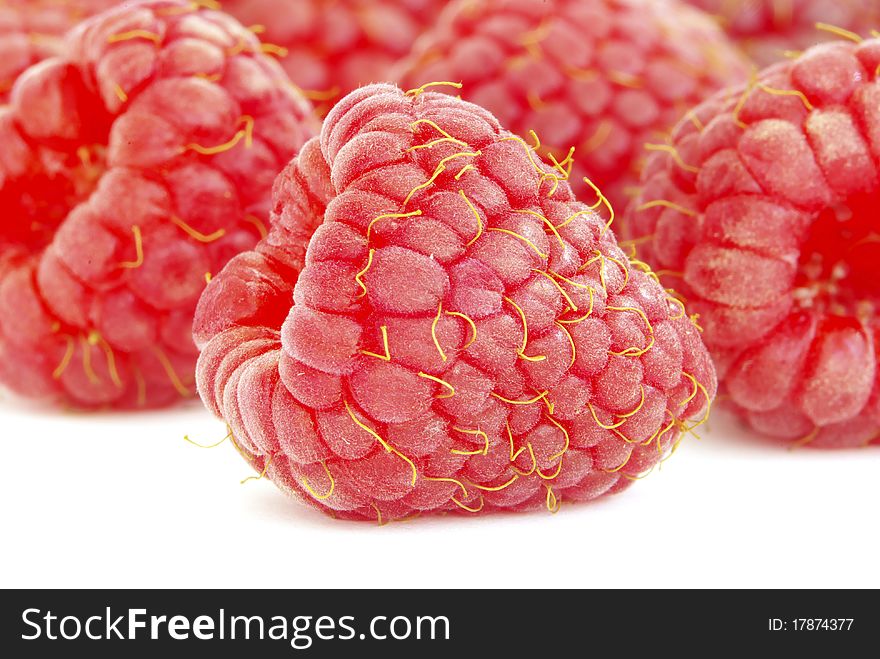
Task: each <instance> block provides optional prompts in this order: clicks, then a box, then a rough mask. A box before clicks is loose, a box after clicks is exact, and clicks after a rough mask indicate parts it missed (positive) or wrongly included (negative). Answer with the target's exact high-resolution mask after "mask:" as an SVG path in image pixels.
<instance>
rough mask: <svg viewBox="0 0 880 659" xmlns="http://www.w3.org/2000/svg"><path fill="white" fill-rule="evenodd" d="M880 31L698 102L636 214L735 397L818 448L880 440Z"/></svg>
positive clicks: (654, 161)
mask: <svg viewBox="0 0 880 659" xmlns="http://www.w3.org/2000/svg"><path fill="white" fill-rule="evenodd" d="M878 67H880V40H877V39H871V40H866V41H863V42H861V43H858V44H857V43H853V42H850V41H838V42H834V43H829V44H823V45H819V46H815V47H813V48H811V49H810V50H808V51H807V52H806V53H805V54H804V55H802V56H801V57H799V58H798V59H796V60H794V61H791V62H787V63H784V64H779V65H775V66H773V67H770V68H768V69H766V70H765V71H764V72H763V73H761V74H760V76H759V77H758V79H757V80H756V81H755V82H754V83H753V84H750V85H748V86H747V87H745V88H738V89H732V90H729V91H727V92H724V93H722V94H719V95H718V96H716V97H715V98H713V99H711V100H709V101H707V102H706V103H704V104H703V105H701V106H699V107H698V108H697V109H696V110H695V111H694V113H693V116H692V120H686V121H682V123H681V124H680V125H679V126H678V127H677V128H676V130H675V132H674V139H673V142H672V146H673V152H672V153H655V154H653V155H651V156H650V157H649V160H648V163H647V165H646V169H645V174H644V177H643V181H642V188H643V189H642V192H641V194H640V196H639V197H638V198H637V199H636V200H634V201H633V203H632V205H631V206H630V208H629V209H628V211H627V216H628V217H627V219H628V222H627V224H626V226H627V227H628V228H629V229H630V230H631V231H632V237H633V238H634V239H635V240H634V242H636V243H638V244H639V247H638V249H639V251H640V253H642V254H643V255H644V258H645V259H646V260H648V261H649V262H650V263H651V264H652V265H653V266H654V267H655V268H657V272H658V273H661V274H662V275H663V279H664V282H665V283H667V284H668V285H674V286H675V287H676V288H677V289H678V290H679V291H680V292H681V293H682V294H683V295H684V296H685V297H686V302H687V304H688V306H689V308H690V310H691V311H693V312H696V313H699V315H700V323H702V325H703V327H704V328H705V333H704V338H705V339H706V343H707V345H708V346H709V347H710V349H711V350H712V353H713V356H714V357H715V360H716V365H717V367H718V371H719V377H720V378H721V379H722V381H723V384H724V390H725V393H726V394H727V395H728V396H729V397H730V399H731V401H732V403H733V405H734V407H735V408H736V409H738V411H739V412H740V413H741V415H742V416H743V417H744V418H745V419H746V420H747V421H748V423H749V424H750V425H751V426H752V427H753V428H754V429H756V430H758V431H759V432H761V433H764V434H766V435H769V436H771V437H775V438H778V439H780V440H788V441H794V442H799V443H800V444H808V445H810V446H814V447H824V448H837V447H854V446H861V445H865V444H867V443H871V442H876V441H877V436H878V432H880V388H878V386H877V358H876V355H877V327H878V325H877V317H876V311H875V310H876V308H877V306H876V305H877V300H878V290H877V287H876V281H877V280H876V263H877V257H878V256H880V255H878V254H877V250H876V239H875V238H874V236H876V235H877V233H876V232H877V227H878V224H877V219H876V208H877V203H878V201H880V190H878V172H877V161H878V159H880V110H878V108H880V82H878Z"/></svg>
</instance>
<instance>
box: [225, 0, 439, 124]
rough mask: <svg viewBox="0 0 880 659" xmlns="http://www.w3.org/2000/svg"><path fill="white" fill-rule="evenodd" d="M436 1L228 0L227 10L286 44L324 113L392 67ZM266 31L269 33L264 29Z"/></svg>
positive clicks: (298, 76) (293, 68) (285, 53)
mask: <svg viewBox="0 0 880 659" xmlns="http://www.w3.org/2000/svg"><path fill="white" fill-rule="evenodd" d="M442 6H443V3H442V2H437V1H436V0H378V1H377V0H298V1H297V2H281V3H279V2H278V1H277V0H223V9H224V10H225V11H228V12H229V13H231V14H232V15H233V16H235V17H236V18H238V19H239V20H240V21H241V22H242V23H244V24H245V25H254V26H257V29H258V31H260V32H261V35H262V36H263V38H264V40H266V41H267V42H270V43H273V44H277V45H278V46H281V47H282V48H283V50H282V51H280V55H281V58H282V59H281V61H282V64H283V66H284V68H285V70H286V71H287V73H288V74H289V75H290V77H291V79H292V80H293V81H294V82H295V83H296V84H297V85H299V86H300V87H301V88H302V89H304V90H306V91H305V94H306V95H307V96H308V97H309V98H311V99H312V100H313V101H314V102H315V104H316V105H317V107H318V111H319V112H322V114H325V113H326V112H327V111H328V110H329V109H330V108H331V107H332V105H333V103H335V102H336V101H338V100H339V99H340V98H342V96H344V95H345V94H347V93H348V92H350V91H351V90H352V89H355V88H356V87H359V86H361V85H365V84H367V83H370V82H381V81H384V80H388V79H389V70H390V68H391V66H392V64H394V63H395V62H396V61H397V60H399V59H400V58H401V57H403V56H404V55H406V54H407V53H409V51H410V48H411V47H412V44H413V43H414V42H415V40H416V38H417V37H418V36H419V35H420V34H421V33H422V32H423V31H424V30H425V29H426V28H427V27H428V26H429V25H430V24H431V23H432V22H433V21H434V19H435V18H436V16H437V14H438V13H439V11H440V9H441V8H442ZM263 31H265V32H263Z"/></svg>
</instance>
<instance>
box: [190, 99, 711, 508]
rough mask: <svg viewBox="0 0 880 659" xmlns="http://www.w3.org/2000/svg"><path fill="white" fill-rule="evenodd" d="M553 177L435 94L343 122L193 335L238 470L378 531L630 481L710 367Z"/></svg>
mask: <svg viewBox="0 0 880 659" xmlns="http://www.w3.org/2000/svg"><path fill="white" fill-rule="evenodd" d="M562 171H563V169H562V168H550V167H548V166H546V165H544V164H543V163H539V159H538V157H537V156H536V155H535V154H534V152H533V151H532V149H531V148H530V147H529V146H528V145H527V144H526V143H525V142H524V141H523V140H522V139H521V138H519V137H515V136H514V135H512V134H511V133H509V132H507V131H505V130H502V129H501V128H500V126H499V124H498V122H497V120H496V119H495V118H494V117H493V116H492V115H491V114H489V113H488V112H487V111H485V110H483V109H482V108H480V107H478V106H475V105H471V104H469V103H466V102H464V101H461V100H457V99H455V98H452V97H450V96H447V95H444V94H438V93H433V92H425V91H423V90H422V89H419V90H413V91H412V92H410V93H408V94H404V93H403V92H402V91H400V90H399V89H398V88H397V87H394V86H392V85H374V86H370V87H365V88H362V89H359V90H357V91H355V92H353V93H352V94H350V95H349V96H347V97H346V98H345V99H343V100H342V101H340V103H339V104H338V105H336V107H335V108H334V109H333V110H332V111H331V112H330V114H329V115H328V117H327V120H326V121H325V123H324V126H323V129H322V133H321V138H320V141H318V140H317V139H315V140H313V141H311V142H309V143H307V144H306V145H305V146H304V147H303V149H302V151H301V153H300V155H299V156H298V158H297V159H296V160H295V161H294V162H293V163H292V164H291V165H290V167H289V168H288V169H287V170H286V171H285V173H284V174H282V176H281V177H280V178H279V179H278V182H277V183H276V189H275V211H274V216H273V228H272V230H271V231H270V233H269V236H268V237H267V238H266V239H265V240H264V241H262V242H261V243H260V244H259V245H258V246H257V248H256V250H254V251H252V252H247V253H245V254H242V255H239V256H237V257H236V258H234V259H233V260H232V261H231V262H230V264H229V265H228V266H227V267H226V268H225V269H224V270H223V272H222V273H221V274H220V275H219V276H218V277H216V278H215V279H214V280H213V281H212V282H211V284H210V286H209V287H208V288H207V290H206V291H205V294H204V295H203V297H202V300H201V301H200V304H199V309H198V311H197V314H196V324H195V335H196V341H197V343H198V345H199V346H200V347H202V348H203V352H202V354H201V357H200V358H199V365H198V368H197V380H198V388H199V392H200V393H201V395H202V397H203V399H204V401H205V403H206V404H207V406H208V407H209V408H210V409H211V410H212V411H213V412H214V413H215V414H217V415H218V416H220V417H222V418H224V419H225V420H226V421H227V423H228V424H229V426H230V429H231V437H232V438H233V441H234V442H235V444H236V446H237V447H238V448H239V450H240V452H241V453H242V455H244V456H245V457H246V458H247V459H248V460H249V461H250V462H251V463H252V465H253V466H254V467H255V468H256V469H257V471H259V472H261V473H262V474H264V475H266V476H268V477H269V478H271V479H272V480H273V481H274V482H275V483H276V484H277V485H278V486H279V487H280V488H281V489H283V490H284V491H286V492H288V493H290V494H293V495H295V496H296V497H298V498H299V499H301V500H302V501H305V502H307V503H309V504H311V505H313V506H315V507H316V508H318V509H320V510H322V511H324V512H326V513H329V514H332V515H336V516H339V517H343V518H347V519H358V520H364V519H373V520H375V519H377V518H378V519H379V520H380V521H381V520H389V519H400V518H403V517H407V516H410V515H412V514H415V513H419V512H426V513H428V512H463V511H469V512H480V511H486V512H489V511H499V510H526V509H531V508H534V507H538V506H544V505H546V506H547V507H549V508H550V509H551V510H555V509H556V508H557V507H558V505H559V503H560V501H563V500H571V501H583V500H589V499H594V498H597V497H599V496H602V495H604V494H609V493H613V492H617V491H620V490H622V489H624V488H626V487H627V486H628V485H629V484H630V483H631V482H632V480H633V479H635V478H637V477H639V476H640V475H641V474H643V473H645V472H647V471H650V469H651V468H652V467H653V466H655V465H656V464H657V463H658V462H659V461H660V459H661V458H662V457H663V456H664V455H666V454H668V453H669V452H671V450H672V449H673V447H674V446H675V445H676V444H677V442H678V440H679V438H680V436H681V433H682V431H683V430H688V429H692V427H693V426H695V425H698V424H699V422H700V420H701V419H702V418H703V417H704V415H705V414H707V413H708V407H709V402H710V400H711V398H712V396H714V393H715V389H716V384H715V375H714V370H713V366H712V364H711V361H710V359H709V357H708V353H707V351H706V350H705V348H704V347H703V345H702V343H701V340H700V338H699V333H698V332H697V330H696V328H695V327H694V326H693V325H692V324H691V323H690V321H689V319H687V318H686V317H684V315H683V314H682V313H681V310H680V305H678V304H677V303H673V302H671V301H670V300H669V298H668V297H667V294H666V292H665V291H664V290H663V289H662V288H661V287H660V286H659V285H658V284H657V283H656V281H655V280H654V278H653V274H652V273H650V271H647V272H646V271H645V270H643V269H641V267H633V266H632V265H631V264H630V263H629V262H628V261H627V259H626V256H625V255H624V254H623V252H622V251H621V250H620V249H619V248H618V246H617V244H616V241H615V238H614V235H613V233H612V232H611V231H610V230H608V226H607V224H606V222H605V220H603V219H602V218H600V216H599V215H598V214H597V213H596V212H595V211H593V210H591V209H590V208H589V207H588V206H586V205H584V204H582V203H579V202H578V201H576V200H575V198H574V196H573V195H572V192H571V188H570V187H569V186H568V184H567V183H566V182H565V181H564V180H563V177H562V176H561V175H560V174H561V172H562ZM312 233H314V235H312V237H311V241H310V242H309V244H308V249H307V250H306V249H305V244H306V240H305V239H306V237H307V236H309V235H311V234H312Z"/></svg>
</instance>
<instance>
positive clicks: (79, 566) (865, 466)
mask: <svg viewBox="0 0 880 659" xmlns="http://www.w3.org/2000/svg"><path fill="white" fill-rule="evenodd" d="M711 425H712V429H711V432H709V433H707V434H706V437H705V438H704V439H703V441H702V442H696V441H695V440H693V439H690V440H686V441H685V442H684V443H683V444H682V446H681V448H680V450H679V452H678V453H676V455H675V456H673V457H672V459H670V460H669V461H668V462H666V463H665V464H664V466H663V469H662V471H657V472H655V473H653V474H651V475H650V476H649V477H648V478H647V479H645V480H644V481H642V482H640V483H636V484H635V486H634V487H632V488H631V489H630V490H629V491H628V492H626V493H624V494H622V495H619V496H616V497H613V498H610V499H604V500H601V501H600V502H599V503H596V504H592V505H586V506H583V505H581V506H577V505H570V506H563V509H562V511H561V512H560V513H559V514H558V515H555V516H551V515H549V514H546V513H539V514H531V515H526V516H508V515H505V516H496V517H481V518H479V519H476V518H475V519H462V518H459V517H448V518H440V519H430V518H420V519H417V520H415V521H412V522H408V523H404V524H389V525H386V526H384V527H381V528H379V527H377V526H374V525H369V524H353V523H343V522H335V521H333V520H331V519H327V518H324V517H323V516H321V515H320V514H318V513H316V512H314V511H312V510H310V509H307V508H304V507H301V506H299V505H298V504H296V503H295V502H293V501H292V500H288V499H287V498H286V497H284V496H283V495H282V494H281V493H280V492H278V491H277V490H276V489H275V488H274V487H273V486H272V484H271V483H269V482H268V481H261V482H249V483H247V484H245V485H241V484H240V483H239V481H240V480H241V479H242V478H244V477H246V476H248V475H250V473H251V472H250V471H249V468H248V466H247V465H246V464H245V462H244V461H243V460H242V459H241V458H240V457H239V456H238V455H237V454H236V452H235V450H234V449H233V447H232V446H231V445H229V444H228V443H226V444H223V445H221V446H220V447H218V448H215V449H211V450H204V449H199V448H196V447H194V446H192V445H190V444H187V443H186V442H184V441H183V439H182V437H183V435H184V434H189V435H190V436H191V437H193V438H194V439H196V440H197V441H201V442H203V443H211V442H212V441H216V440H218V439H220V438H222V437H223V435H224V434H225V429H224V426H223V425H222V424H221V423H219V422H217V421H214V420H212V419H211V418H210V417H209V415H208V413H207V412H204V411H203V410H202V409H201V408H200V407H199V406H197V405H195V404H194V405H192V406H191V407H189V408H187V409H184V410H177V411H170V412H158V413H153V414H142V415H136V416H124V415H98V416H86V415H76V414H65V413H50V412H47V411H45V410H28V409H24V406H23V405H22V404H21V403H20V402H17V401H13V400H10V399H8V398H4V399H3V400H0V428H2V439H0V441H2V477H0V529H2V536H3V540H2V542H0V587H4V588H9V587H24V588H35V587H124V588H135V587H146V588H149V587H217V588H220V587H290V588H305V587H316V588H327V587H385V586H388V587H392V586H393V587H417V588H424V587H458V586H462V587H463V586H474V587H506V586H525V587H659V586H662V587H874V588H876V587H878V586H880V564H878V562H877V560H876V553H877V547H878V546H880V522H878V509H880V481H878V478H877V467H878V464H880V451H878V450H876V449H866V450H861V451H853V452H845V453H827V452H817V451H810V450H799V451H788V450H786V449H780V448H772V447H768V446H764V445H759V444H755V443H750V442H746V441H744V440H742V439H741V438H740V439H737V437H740V436H741V431H740V430H739V429H738V427H737V426H736V425H735V423H733V422H732V421H731V420H730V419H727V418H725V417H724V416H722V415H720V414H719V415H716V416H715V418H714V419H713V421H712V423H711Z"/></svg>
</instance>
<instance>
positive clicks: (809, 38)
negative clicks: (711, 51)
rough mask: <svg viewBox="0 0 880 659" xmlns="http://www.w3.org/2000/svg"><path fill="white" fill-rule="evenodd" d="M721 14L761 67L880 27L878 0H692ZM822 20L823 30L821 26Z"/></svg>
mask: <svg viewBox="0 0 880 659" xmlns="http://www.w3.org/2000/svg"><path fill="white" fill-rule="evenodd" d="M687 1H688V2H690V3H691V4H692V5H696V6H697V7H699V8H700V9H703V10H704V11H706V12H708V13H709V14H711V15H713V16H714V17H716V18H717V19H718V20H719V22H720V24H721V26H722V27H723V28H724V29H725V30H726V31H727V32H728V33H729V34H730V35H731V36H733V37H734V38H735V39H736V40H737V41H738V42H739V43H740V45H741V46H742V47H743V48H744V49H745V50H746V52H748V54H749V55H751V56H752V58H753V59H754V60H755V61H756V62H758V64H760V65H762V66H763V65H767V64H771V63H773V62H777V61H779V60H780V59H782V57H783V55H784V54H785V53H786V52H787V51H794V50H799V49H804V48H809V47H810V46H813V45H815V44H817V43H819V42H820V41H825V40H828V39H830V38H833V36H834V31H839V30H849V31H851V32H857V33H867V32H868V30H870V29H872V28H877V27H880V4H878V3H877V0H687ZM817 24H819V25H820V26H822V28H824V29H817V27H816V26H817Z"/></svg>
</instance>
